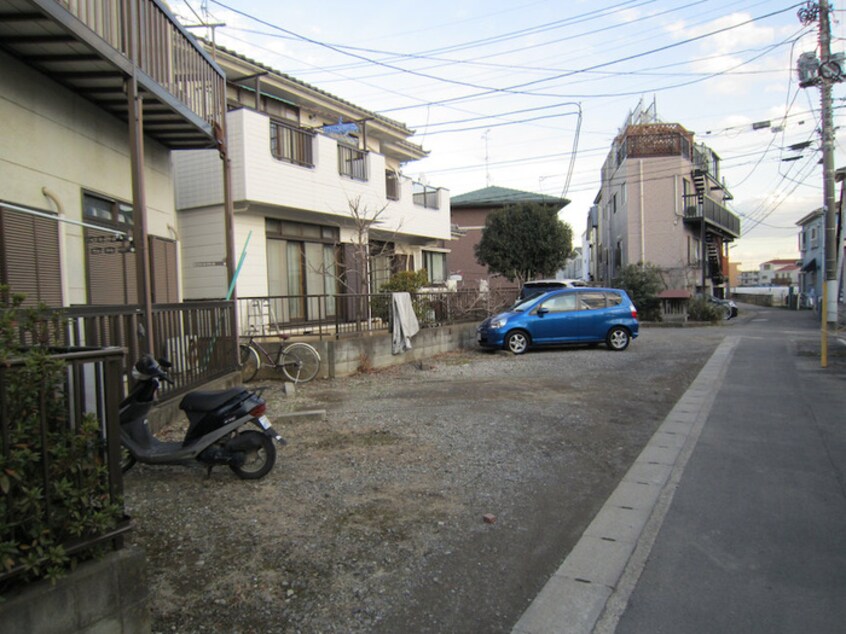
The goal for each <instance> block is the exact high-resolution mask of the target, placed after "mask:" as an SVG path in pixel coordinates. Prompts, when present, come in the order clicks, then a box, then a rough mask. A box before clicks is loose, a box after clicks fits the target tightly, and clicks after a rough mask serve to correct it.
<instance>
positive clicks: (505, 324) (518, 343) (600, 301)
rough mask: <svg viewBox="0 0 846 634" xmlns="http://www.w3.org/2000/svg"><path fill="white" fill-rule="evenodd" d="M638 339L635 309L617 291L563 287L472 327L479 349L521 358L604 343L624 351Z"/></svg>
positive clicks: (536, 296) (626, 298)
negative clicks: (546, 349)
mask: <svg viewBox="0 0 846 634" xmlns="http://www.w3.org/2000/svg"><path fill="white" fill-rule="evenodd" d="M637 335H638V321H637V309H636V308H635V306H634V304H633V303H632V300H631V299H629V296H628V295H627V294H626V292H625V291H622V290H620V289H616V288H565V289H560V290H553V291H547V292H545V293H542V294H541V295H535V296H533V297H530V298H528V299H527V300H525V301H523V302H522V303H517V304H515V305H514V306H512V307H511V308H509V309H508V312H505V313H500V314H498V315H494V316H493V317H488V318H487V319H486V320H485V321H483V322H482V323H481V324H479V326H478V328H476V341H477V342H478V343H479V345H480V346H482V347H483V348H505V349H506V350H510V351H511V352H513V353H514V354H523V353H524V352H525V351H526V350H528V349H529V348H530V347H533V346H545V345H560V344H570V343H574V344H576V343H580V344H584V343H587V344H595V343H603V342H604V343H605V344H606V345H607V346H608V348H610V349H611V350H625V349H626V348H628V347H629V343H630V342H631V340H632V339H634V338H635V337H637Z"/></svg>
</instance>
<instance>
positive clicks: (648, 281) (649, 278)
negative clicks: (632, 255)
mask: <svg viewBox="0 0 846 634" xmlns="http://www.w3.org/2000/svg"><path fill="white" fill-rule="evenodd" d="M612 284H613V286H614V287H615V288H622V289H623V290H624V291H626V293H628V295H629V297H631V299H632V302H634V305H635V308H637V312H638V316H639V317H640V319H643V320H644V321H660V319H661V300H660V299H659V298H658V294H659V293H660V292H661V291H662V290H664V281H663V279H662V278H661V271H660V269H659V268H658V267H656V266H655V265H653V264H644V265H640V264H629V265H628V266H626V267H624V268H623V269H622V270H621V271H620V274H619V275H618V276H617V277H616V278H615V279H614V281H613V283H612Z"/></svg>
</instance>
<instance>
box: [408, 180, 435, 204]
mask: <svg viewBox="0 0 846 634" xmlns="http://www.w3.org/2000/svg"><path fill="white" fill-rule="evenodd" d="M438 192H439V188H438V187H430V186H429V185H424V184H423V183H417V182H415V183H414V184H413V189H412V198H413V200H414V204H415V205H419V206H420V207H425V208H426V209H438V208H439V207H440V203H439V201H438Z"/></svg>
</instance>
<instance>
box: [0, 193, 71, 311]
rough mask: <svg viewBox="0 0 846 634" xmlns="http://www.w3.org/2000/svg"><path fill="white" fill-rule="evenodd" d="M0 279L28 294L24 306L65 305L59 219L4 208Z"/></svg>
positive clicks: (0, 214)
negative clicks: (63, 301)
mask: <svg viewBox="0 0 846 634" xmlns="http://www.w3.org/2000/svg"><path fill="white" fill-rule="evenodd" d="M0 227H2V229H3V231H2V242H0V253H1V254H2V257H0V281H2V282H3V283H4V284H6V285H8V286H9V287H10V288H11V290H12V292H15V293H24V294H25V295H26V299H25V301H24V304H23V305H24V306H36V305H38V303H39V302H44V303H45V304H47V305H48V306H53V307H58V306H61V305H62V277H61V265H60V262H59V226H58V219H56V220H51V219H49V218H41V217H38V216H34V215H30V214H27V213H23V212H18V211H12V210H10V209H3V208H2V207H0Z"/></svg>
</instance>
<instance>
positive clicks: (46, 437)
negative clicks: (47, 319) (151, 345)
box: [0, 347, 129, 583]
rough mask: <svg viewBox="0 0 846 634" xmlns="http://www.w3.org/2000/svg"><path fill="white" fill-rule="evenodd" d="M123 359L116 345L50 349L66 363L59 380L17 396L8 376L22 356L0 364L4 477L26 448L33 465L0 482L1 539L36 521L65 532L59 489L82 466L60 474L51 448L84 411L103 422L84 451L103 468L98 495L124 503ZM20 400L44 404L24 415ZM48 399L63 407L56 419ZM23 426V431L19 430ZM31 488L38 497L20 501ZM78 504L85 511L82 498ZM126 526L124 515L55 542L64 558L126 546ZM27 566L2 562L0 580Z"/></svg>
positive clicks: (9, 539)
mask: <svg viewBox="0 0 846 634" xmlns="http://www.w3.org/2000/svg"><path fill="white" fill-rule="evenodd" d="M123 356H124V351H123V350H122V349H121V348H114V347H113V348H104V349H91V350H79V349H77V350H68V351H65V352H61V353H58V354H53V355H51V357H50V358H51V360H60V361H62V362H64V364H65V370H64V373H63V375H62V376H63V377H64V380H63V381H61V382H60V383H61V384H60V385H54V384H46V382H44V381H42V383H41V384H40V385H39V384H37V382H36V383H35V384H33V385H31V390H30V391H31V394H30V395H29V396H25V395H23V394H22V393H21V390H22V389H23V388H22V387H21V386H20V385H19V383H20V381H18V382H16V381H15V380H14V376H13V375H14V374H15V373H16V372H22V371H24V368H25V362H24V360H23V359H14V358H13V359H8V360H6V362H4V363H3V364H0V456H2V458H3V462H4V464H5V465H7V468H6V469H5V470H4V471H5V475H6V476H9V471H10V470H11V467H9V465H11V464H15V454H16V453H20V452H22V451H26V452H27V453H26V460H27V463H28V464H30V465H33V468H31V469H27V474H26V475H27V478H26V481H19V480H18V479H17V478H16V477H14V476H10V477H8V478H7V480H5V481H4V486H3V489H4V490H3V497H4V499H3V504H2V508H3V509H4V513H5V517H4V518H3V526H4V528H5V530H4V531H3V532H4V534H2V535H0V542H6V543H7V544H9V543H11V544H18V543H19V542H20V541H21V536H23V535H28V534H31V532H32V530H33V526H37V527H40V528H39V529H38V530H42V528H44V529H46V530H48V531H50V533H51V534H52V535H62V534H65V533H66V532H67V531H66V528H65V527H64V526H63V524H62V523H63V522H64V521H65V518H66V515H67V513H68V512H69V511H68V507H69V505H73V504H74V503H73V502H72V501H71V502H68V498H67V495H63V489H64V488H66V487H67V486H69V485H68V482H74V481H75V478H77V477H79V472H80V471H81V470H82V468H83V465H76V464H74V465H69V469H68V470H67V473H64V472H62V473H58V472H57V469H58V467H59V466H60V464H61V463H60V462H58V460H59V459H58V458H57V456H61V455H62V452H63V451H64V449H63V448H61V447H59V448H58V450H57V448H56V446H54V445H55V443H56V442H58V441H57V438H64V439H65V442H67V437H68V436H71V437H72V436H73V435H79V434H80V433H81V432H80V430H81V429H82V422H83V420H84V419H85V417H86V416H88V415H93V416H95V417H96V420H97V421H99V422H100V436H101V439H102V441H103V442H102V445H101V446H99V447H97V448H94V449H90V450H89V451H92V452H94V453H95V454H96V455H93V456H91V459H92V460H93V461H94V462H95V463H96V464H105V465H106V475H105V477H104V480H103V481H100V482H99V483H98V488H99V489H100V491H99V494H100V495H103V494H105V495H106V497H107V499H108V501H109V503H110V504H115V505H118V506H119V508H121V509H122V508H123V506H122V505H123V501H122V495H123V479H122V473H121V468H120V427H119V411H118V408H119V403H120V396H121V367H122V364H123ZM24 398H30V399H32V400H34V401H35V402H38V403H40V404H41V406H40V407H38V408H37V409H35V410H31V411H30V412H29V413H28V415H27V416H24V415H21V402H22V399H24ZM48 400H50V401H53V402H59V403H61V404H62V410H63V411H62V413H61V415H60V416H51V415H50V408H49V407H47V406H46V405H44V404H45V402H47V401H48ZM24 425H25V426H26V428H22V426H24ZM57 432H62V434H57ZM22 439H23V440H22ZM51 443H53V445H51ZM24 445H25V446H24ZM18 457H19V456H18ZM51 460H52V462H51ZM15 475H16V476H17V477H20V476H21V474H15ZM70 486H72V485H70ZM34 491H38V495H39V498H38V502H37V504H36V503H28V502H27V500H26V499H25V498H26V496H31V495H33V492H34ZM88 494H89V495H91V496H93V495H95V492H94V491H89V492H88ZM82 505H83V507H86V508H87V503H86V502H83V503H82ZM77 506H78V505H77ZM73 508H74V510H75V511H76V512H85V510H84V509H83V510H80V509H79V508H77V507H76V506H74V507H73ZM128 529H129V521H128V519H127V518H125V517H124V518H123V519H122V520H120V521H119V522H118V523H117V526H113V527H111V528H109V529H107V530H105V531H99V532H91V533H88V534H83V535H79V536H72V537H68V538H66V539H65V541H64V543H62V544H58V545H60V546H61V547H62V548H63V549H64V552H65V553H66V554H67V555H69V556H73V555H74V554H75V553H78V552H79V551H82V550H85V549H89V548H91V547H92V546H95V545H96V546H99V545H107V546H111V547H112V548H113V549H118V548H121V547H122V546H123V542H122V535H123V533H124V532H125V531H127V530H128ZM24 571H25V567H24V565H23V564H20V563H17V564H16V565H13V566H12V567H0V583H1V582H5V581H6V580H8V579H13V578H15V577H18V576H19V575H20V574H21V573H22V572H24Z"/></svg>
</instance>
